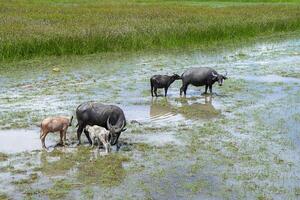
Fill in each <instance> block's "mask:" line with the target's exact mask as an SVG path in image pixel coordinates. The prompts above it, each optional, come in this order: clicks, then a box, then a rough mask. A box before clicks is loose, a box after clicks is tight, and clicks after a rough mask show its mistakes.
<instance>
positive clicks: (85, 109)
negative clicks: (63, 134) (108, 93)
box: [76, 102, 126, 148]
mask: <svg viewBox="0 0 300 200" xmlns="http://www.w3.org/2000/svg"><path fill="white" fill-rule="evenodd" d="M76 116H77V121H78V124H77V126H78V129H77V138H78V144H80V142H81V141H80V136H81V134H82V131H83V130H84V128H85V126H86V125H91V126H93V125H98V126H101V127H104V128H106V129H107V130H109V131H110V133H111V134H110V135H111V138H110V143H111V145H115V144H117V148H118V147H119V146H118V139H119V136H120V134H121V132H123V131H125V130H126V129H125V126H126V119H125V115H124V112H123V110H122V109H121V108H119V107H118V106H114V105H104V104H101V103H96V102H85V103H82V104H80V105H79V106H78V107H77V109H76ZM84 133H85V135H86V137H87V139H88V140H89V143H90V144H92V141H91V138H90V136H89V133H88V132H87V131H86V130H85V131H84Z"/></svg>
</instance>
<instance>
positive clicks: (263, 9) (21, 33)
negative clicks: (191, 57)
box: [0, 0, 300, 60]
mask: <svg viewBox="0 0 300 200" xmlns="http://www.w3.org/2000/svg"><path fill="white" fill-rule="evenodd" d="M247 2H252V1H247ZM268 2H274V0H269V1H268ZM277 2H283V1H280V0H278V1H277ZM285 2H294V1H293V0H290V1H285ZM210 5H213V6H210ZM218 5H220V6H218ZM0 19H1V20H0V41H1V42H0V60H7V59H23V58H30V57H34V56H45V55H58V56H59V55H69V54H75V55H82V54H91V53H96V52H110V51H135V50H142V49H161V48H177V47H186V46H202V45H204V46H207V45H209V44H211V43H212V42H219V41H224V40H232V39H235V40H241V39H244V38H249V37H255V36H260V35H269V34H273V33H277V32H287V31H295V30H299V28H300V4H297V3H267V4H262V3H251V4H249V3H241V1H239V3H232V2H228V3H226V6H224V2H220V3H217V2H210V1H209V2H206V3H205V4H203V2H202V1H201V2H200V1H199V2H198V1H176V2H175V1H171V2H168V1H130V0H128V1H96V0H92V1H86V0H73V1H71V0H66V1H50V0H48V1H37V0H33V1H32V0H31V1H29V0H19V1H1V2H0Z"/></svg>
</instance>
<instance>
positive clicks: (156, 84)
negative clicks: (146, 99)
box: [150, 74, 181, 97]
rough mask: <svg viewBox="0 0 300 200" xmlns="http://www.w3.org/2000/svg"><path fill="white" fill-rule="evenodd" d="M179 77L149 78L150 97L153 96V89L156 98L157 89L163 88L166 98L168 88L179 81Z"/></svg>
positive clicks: (160, 76) (155, 76)
mask: <svg viewBox="0 0 300 200" xmlns="http://www.w3.org/2000/svg"><path fill="white" fill-rule="evenodd" d="M179 79H181V77H180V76H179V75H178V74H173V75H172V76H168V75H154V76H152V77H151V78H150V85H151V95H152V96H153V89H154V94H155V96H156V97H157V88H165V96H167V93H168V88H169V87H170V85H171V84H172V83H173V82H174V81H175V80H179Z"/></svg>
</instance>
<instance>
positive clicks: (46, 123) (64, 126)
mask: <svg viewBox="0 0 300 200" xmlns="http://www.w3.org/2000/svg"><path fill="white" fill-rule="evenodd" d="M72 120H73V116H72V117H71V119H69V118H68V117H63V116H59V117H48V118H46V119H44V120H43V121H42V123H41V135H40V139H41V141H42V146H43V148H46V145H45V138H46V136H47V134H48V133H50V132H51V133H54V132H58V131H59V132H60V144H62V145H64V144H65V141H66V133H67V130H68V127H69V126H71V125H72Z"/></svg>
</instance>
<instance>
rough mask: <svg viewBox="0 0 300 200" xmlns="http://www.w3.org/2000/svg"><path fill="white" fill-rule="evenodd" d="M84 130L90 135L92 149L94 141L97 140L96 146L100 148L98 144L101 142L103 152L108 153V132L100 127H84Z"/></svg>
mask: <svg viewBox="0 0 300 200" xmlns="http://www.w3.org/2000/svg"><path fill="white" fill-rule="evenodd" d="M85 130H87V131H88V132H89V134H90V137H91V139H92V147H94V145H95V142H96V139H97V140H98V145H99V147H100V142H102V144H103V145H104V147H105V151H106V153H108V152H110V150H111V148H110V143H109V134H110V133H109V131H108V130H106V129H105V128H103V127H101V126H97V125H94V126H89V125H87V126H86V127H85Z"/></svg>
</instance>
